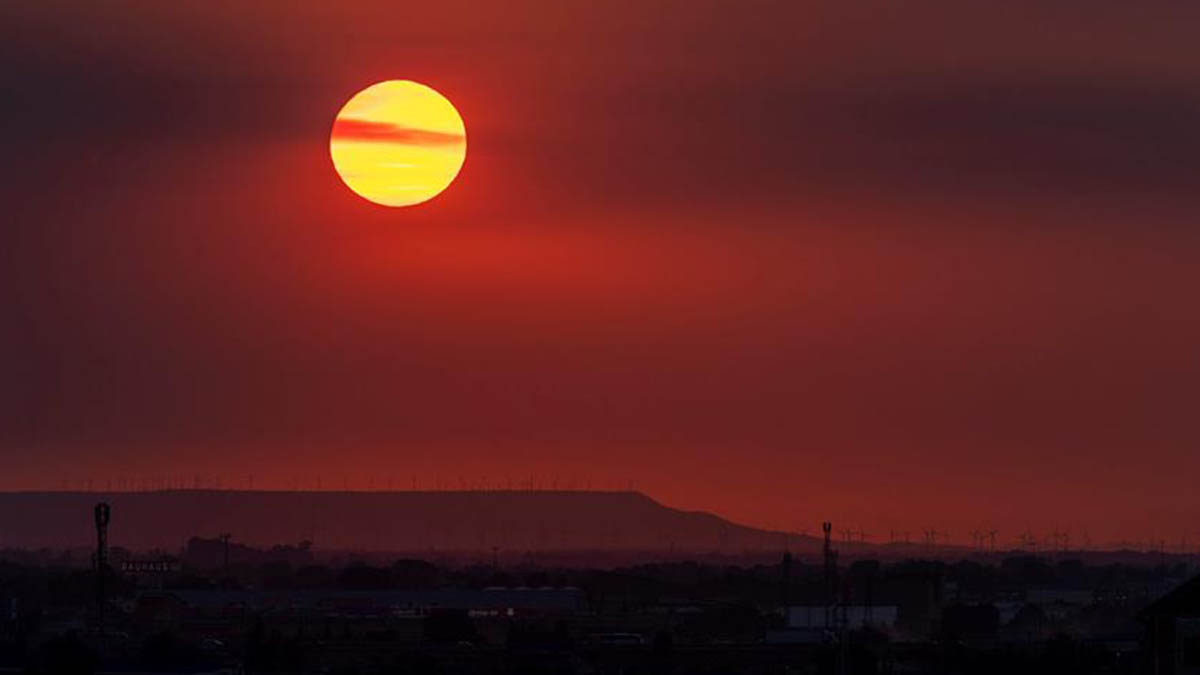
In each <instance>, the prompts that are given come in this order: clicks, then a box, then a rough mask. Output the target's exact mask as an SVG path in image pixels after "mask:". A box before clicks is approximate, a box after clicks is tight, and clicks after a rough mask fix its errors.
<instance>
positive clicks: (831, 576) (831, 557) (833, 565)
mask: <svg viewBox="0 0 1200 675" xmlns="http://www.w3.org/2000/svg"><path fill="white" fill-rule="evenodd" d="M821 531H822V532H824V533H825V546H824V550H823V553H824V561H825V629H826V630H831V629H832V628H833V624H834V619H835V616H834V612H835V611H836V610H835V607H836V606H837V551H834V550H833V546H832V544H831V542H830V538H831V537H832V536H833V523H830V522H824V523H821Z"/></svg>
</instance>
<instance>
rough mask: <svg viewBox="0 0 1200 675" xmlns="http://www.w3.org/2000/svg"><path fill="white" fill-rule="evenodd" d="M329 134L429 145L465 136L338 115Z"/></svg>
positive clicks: (460, 140) (348, 138)
mask: <svg viewBox="0 0 1200 675" xmlns="http://www.w3.org/2000/svg"><path fill="white" fill-rule="evenodd" d="M331 136H332V138H333V139H335V140H344V141H375V142H381V143H400V144H402V145H425V146H430V147H440V146H444V145H459V144H461V143H463V142H464V141H466V138H465V137H464V136H463V135H462V134H448V133H445V132H442V131H430V130H428V129H413V128H411V127H404V126H400V125H397V124H390V123H388V122H372V121H370V120H360V119H355V118H353V117H339V118H337V119H336V120H334V122H333V131H332V133H331Z"/></svg>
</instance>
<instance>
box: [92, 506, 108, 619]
mask: <svg viewBox="0 0 1200 675" xmlns="http://www.w3.org/2000/svg"><path fill="white" fill-rule="evenodd" d="M110 511H111V510H110V509H109V507H108V503H107V502H99V503H98V504H96V508H95V509H93V511H92V516H93V518H94V519H95V521H96V556H95V558H96V619H97V624H98V626H99V628H100V632H101V633H103V632H104V605H105V597H104V582H105V577H106V576H108V520H109V516H110Z"/></svg>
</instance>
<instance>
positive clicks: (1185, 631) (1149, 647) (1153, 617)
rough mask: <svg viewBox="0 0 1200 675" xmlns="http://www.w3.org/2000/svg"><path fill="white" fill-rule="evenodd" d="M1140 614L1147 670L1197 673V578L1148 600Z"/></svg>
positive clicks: (1167, 674)
mask: <svg viewBox="0 0 1200 675" xmlns="http://www.w3.org/2000/svg"><path fill="white" fill-rule="evenodd" d="M1141 617H1142V621H1143V622H1144V624H1145V626H1146V660H1147V667H1148V670H1149V672H1150V673H1152V674H1153V675H1174V674H1182V673H1200V577H1193V578H1192V579H1191V580H1189V581H1188V582H1186V583H1184V584H1183V585H1182V586H1179V587H1178V588H1176V589H1175V590H1173V591H1171V592H1170V593H1167V594H1166V595H1164V596H1163V597H1161V598H1159V599H1158V600H1156V601H1154V602H1153V603H1151V604H1150V605H1149V606H1147V607H1146V608H1145V609H1143V610H1142V613H1141Z"/></svg>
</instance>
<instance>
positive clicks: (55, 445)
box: [0, 0, 1200, 543]
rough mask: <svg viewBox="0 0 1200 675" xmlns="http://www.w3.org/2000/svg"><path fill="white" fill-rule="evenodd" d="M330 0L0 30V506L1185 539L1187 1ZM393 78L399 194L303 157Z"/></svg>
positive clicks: (61, 6)
mask: <svg viewBox="0 0 1200 675" xmlns="http://www.w3.org/2000/svg"><path fill="white" fill-rule="evenodd" d="M342 4H344V3H325V2H294V3H286V5H285V4H278V3H260V4H255V3H242V2H237V3H234V2H228V3H217V2H208V1H206V2H198V1H195V2H193V1H182V2H173V3H150V2H147V3H135V2H125V3H115V4H114V3H104V4H96V3H84V2H58V1H48V2H36V3H8V4H5V5H4V6H2V7H0V26H3V28H0V31H2V38H3V39H0V62H3V63H5V64H6V66H5V68H4V69H3V71H2V72H0V88H2V89H3V90H4V91H5V92H6V93H7V96H6V99H7V100H8V101H9V104H8V105H6V106H4V107H3V109H0V129H4V130H5V131H6V138H7V139H8V141H7V145H6V150H7V152H6V153H5V155H4V158H3V159H0V179H2V183H3V186H2V187H0V196H2V197H3V207H2V208H3V213H4V218H3V219H2V221H3V222H2V224H0V282H3V283H2V284H0V302H2V304H0V307H3V308H4V309H5V312H6V314H7V317H8V318H7V319H6V320H5V322H4V326H5V328H4V330H3V331H0V367H2V369H3V372H4V373H5V374H6V375H5V377H4V378H3V379H2V380H0V404H2V406H0V410H2V412H0V457H2V458H3V459H4V466H5V470H4V471H3V472H0V475H2V477H0V488H30V487H46V486H50V487H58V486H60V485H62V482H63V481H64V480H65V481H67V482H68V484H70V485H73V486H77V485H78V484H79V482H80V481H84V480H87V479H89V478H91V479H92V480H93V481H94V484H95V485H97V486H99V485H102V484H106V483H107V481H108V480H128V479H131V478H141V479H145V478H151V477H162V476H168V475H169V476H173V477H176V479H177V480H179V479H183V480H186V481H188V482H191V481H192V480H193V479H194V478H193V477H194V476H195V475H197V474H201V475H204V476H209V477H212V476H218V475H220V476H223V477H224V479H223V480H224V481H225V483H226V484H229V483H235V484H237V485H242V484H245V483H246V482H248V480H249V478H248V477H249V476H250V475H251V474H253V475H254V476H255V480H256V486H259V487H264V486H273V487H290V486H292V485H295V484H297V483H300V484H304V485H311V484H314V483H315V481H316V479H317V477H318V476H321V477H322V481H323V483H322V485H323V486H326V487H328V486H330V483H333V484H334V485H341V484H344V483H350V484H353V485H355V486H357V487H371V486H373V487H384V486H385V483H387V482H391V483H392V484H395V485H401V484H403V485H411V483H412V481H413V478H414V476H415V477H416V480H417V482H418V484H419V485H421V486H423V487H429V486H432V485H435V484H438V483H439V482H440V483H442V484H450V485H458V484H460V482H461V481H462V480H470V481H472V482H478V481H479V480H481V479H483V478H484V477H486V478H487V480H488V481H489V482H491V483H492V484H495V483H505V482H506V481H507V480H508V478H509V477H511V478H512V479H513V480H514V481H521V480H528V479H529V476H537V477H539V480H541V481H542V483H543V484H544V485H547V486H548V485H550V484H552V482H553V481H554V480H558V481H559V483H560V484H565V483H567V482H568V481H570V480H574V481H575V484H577V485H583V484H586V483H587V482H589V481H590V483H591V484H592V485H593V486H605V487H611V486H618V485H619V486H622V487H624V486H626V485H628V484H629V483H630V481H633V482H635V483H636V485H637V487H638V488H639V489H642V490H644V491H646V492H647V493H649V494H651V495H652V496H655V497H657V498H659V499H660V500H662V501H664V502H666V503H668V504H671V505H674V506H680V507H685V508H697V509H706V510H711V511H714V512H717V513H720V514H722V515H726V516H729V517H732V518H734V519H737V520H740V521H743V522H747V523H752V524H756V525H764V526H769V527H778V528H793V529H803V528H808V529H809V530H814V529H815V526H816V523H819V522H820V521H821V520H822V519H829V518H832V519H834V520H837V521H838V522H839V523H845V524H846V525H847V526H860V527H862V528H863V529H865V530H867V531H869V532H873V533H875V534H877V535H881V536H885V535H886V532H887V531H888V530H889V529H901V530H903V529H908V530H912V531H916V530H919V529H921V528H923V527H931V526H933V527H937V528H938V529H942V530H949V531H951V532H952V533H954V534H957V535H958V538H960V539H961V540H966V539H967V535H966V532H967V531H968V530H970V529H973V528H974V527H978V526H989V527H998V528H1000V530H1001V532H1002V534H1001V536H1002V537H1005V536H1006V537H1010V538H1011V537H1015V536H1016V534H1017V533H1018V532H1020V531H1021V530H1024V529H1026V528H1031V529H1033V530H1034V531H1040V532H1047V531H1050V530H1051V529H1055V528H1060V529H1062V528H1068V527H1069V528H1072V529H1073V531H1074V532H1076V533H1077V535H1078V536H1082V532H1083V531H1084V530H1086V531H1087V533H1088V535H1089V536H1090V537H1091V538H1092V539H1093V540H1094V541H1096V542H1097V543H1099V542H1106V541H1113V540H1117V539H1146V538H1149V537H1154V538H1160V537H1161V538H1168V539H1171V540H1178V539H1179V538H1180V537H1183V536H1187V537H1190V538H1192V539H1195V538H1197V537H1200V532H1198V531H1194V530H1195V527H1194V525H1193V523H1194V522H1195V516H1196V513H1197V510H1198V508H1200V497H1197V496H1196V491H1195V490H1194V488H1193V482H1194V481H1193V478H1192V477H1193V475H1194V474H1195V472H1196V470H1197V469H1200V457H1198V456H1197V453H1196V448H1197V444H1198V442H1200V431H1198V430H1197V425H1196V423H1195V413H1194V411H1193V408H1194V402H1195V401H1196V400H1197V399H1198V398H1200V396H1198V395H1200V352H1198V350H1197V348H1196V345H1197V344H1200V310H1198V309H1197V303H1196V301H1195V299H1194V296H1195V290H1194V289H1196V288H1198V287H1200V265H1197V262H1198V258H1200V229H1197V225H1198V223H1197V222H1196V221H1197V216H1196V214H1197V213H1198V212H1200V211H1198V210H1197V206H1200V196H1198V195H1200V192H1198V191H1197V186H1198V185H1200V125H1198V123H1197V120H1200V86H1198V85H1197V84H1196V83H1197V82H1200V55H1198V53H1197V52H1196V50H1195V47H1194V27H1195V26H1196V25H1197V21H1198V20H1200V7H1197V6H1195V5H1194V4H1191V3H1186V2H1172V3H1163V4H1162V5H1160V6H1159V7H1157V8H1156V10H1155V11H1154V12H1147V11H1145V10H1144V8H1141V9H1139V8H1137V7H1134V6H1133V5H1130V4H1129V3H1125V2H1117V1H1115V0H1112V1H1109V0H1100V1H1095V0H1092V1H1089V2H1066V1H1059V2H1045V1H1038V2H1015V3H1003V4H1002V5H999V4H997V3H983V2H978V3H976V2H963V1H962V0H954V1H953V2H951V1H950V0H945V1H942V2H931V3H922V4H921V6H920V7H919V8H914V7H912V6H905V5H904V4H902V3H894V2H879V3H874V2H865V3H837V4H836V5H831V4H830V3H816V2H813V3H806V2H766V1H759V2H731V1H728V2H727V1H712V0H710V1H704V2H698V1H696V0H690V1H687V2H684V1H683V0H680V1H678V2H666V1H664V0H649V1H646V2H636V3H608V4H604V3H601V4H597V3H584V2H574V1H567V2H536V1H534V0H524V1H518V2H511V3H494V4H487V3H467V2H448V3H442V4H440V5H439V6H438V7H436V8H434V7H428V8H414V7H413V6H411V5H410V4H404V3H391V2H387V3H384V2H363V3H357V4H355V5H353V6H341V5H342ZM476 5H480V6H476ZM844 5H851V6H844ZM393 78H407V79H415V80H418V81H422V82H425V83H427V84H430V85H432V86H434V87H435V88H437V89H438V90H439V91H441V92H442V93H444V94H445V95H446V96H448V97H449V98H450V99H451V100H452V101H453V102H454V103H455V104H456V106H458V108H459V110H460V111H461V112H462V115H463V117H464V119H465V120H466V124H467V133H468V138H469V152H468V157H467V162H466V165H465V167H464V169H463V172H462V174H461V175H460V177H459V179H458V181H457V182H456V183H455V184H454V185H453V186H452V187H451V189H450V190H448V191H447V192H446V193H445V194H443V195H442V196H440V197H439V198H437V199H436V200H434V201H433V202H431V203H429V204H426V205H423V206H420V207H416V208H413V209H401V210H390V209H385V208H381V207H377V206H374V205H372V204H369V203H366V202H364V201H363V200H361V199H359V198H357V197H356V196H354V195H353V194H352V193H350V192H349V191H348V190H346V189H345V187H344V186H343V185H342V184H341V182H340V181H339V180H338V179H337V177H336V175H335V174H334V172H333V169H332V166H331V163H330V160H329V156H328V134H329V131H330V127H331V124H332V120H333V116H334V115H335V114H336V112H337V110H338V109H339V108H340V106H341V105H342V104H343V103H344V102H345V100H346V99H347V98H348V97H349V96H351V95H352V94H353V93H354V92H356V91H357V90H359V89H361V88H362V87H364V86H366V85H369V84H371V83H373V82H376V81H379V80H383V79H393ZM1076 541H1078V539H1076Z"/></svg>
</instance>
